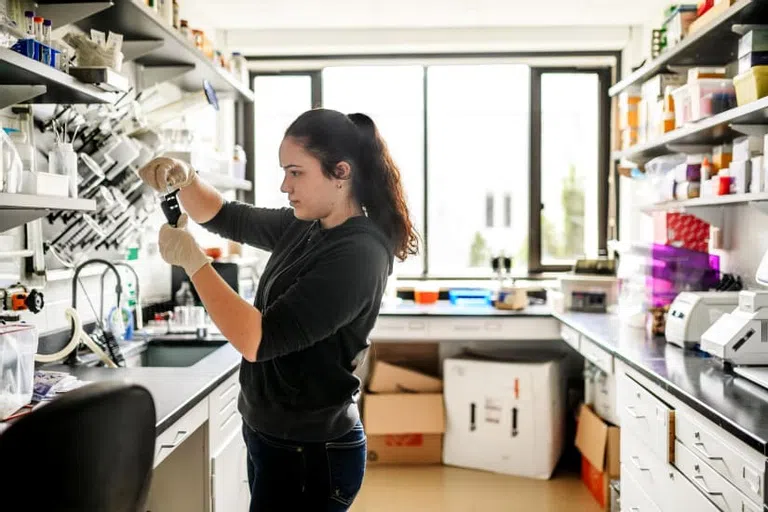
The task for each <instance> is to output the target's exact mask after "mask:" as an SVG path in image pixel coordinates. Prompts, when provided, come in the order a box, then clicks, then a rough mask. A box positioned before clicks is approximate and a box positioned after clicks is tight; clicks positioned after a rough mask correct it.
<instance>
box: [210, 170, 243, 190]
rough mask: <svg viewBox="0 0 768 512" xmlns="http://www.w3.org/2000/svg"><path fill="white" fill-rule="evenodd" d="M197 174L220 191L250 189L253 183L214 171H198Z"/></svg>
mask: <svg viewBox="0 0 768 512" xmlns="http://www.w3.org/2000/svg"><path fill="white" fill-rule="evenodd" d="M198 174H199V175H200V177H201V178H203V179H204V180H205V181H206V182H207V183H208V184H209V185H211V186H212V187H214V188H216V189H218V190H220V191H222V192H227V191H230V190H251V189H252V188H253V184H252V183H251V182H250V181H248V180H240V179H237V178H233V177H231V176H226V175H224V174H218V173H214V172H203V171H198Z"/></svg>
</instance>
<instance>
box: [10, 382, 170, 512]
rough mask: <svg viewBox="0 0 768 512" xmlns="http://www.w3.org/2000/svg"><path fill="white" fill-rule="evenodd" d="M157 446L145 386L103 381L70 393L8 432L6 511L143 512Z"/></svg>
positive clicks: (149, 399) (152, 402)
mask: <svg viewBox="0 0 768 512" xmlns="http://www.w3.org/2000/svg"><path fill="white" fill-rule="evenodd" d="M154 447H155V404H154V401H153V400H152V397H151V395H150V394H149V392H148V391H147V390H146V389H145V388H143V387H141V386H138V385H133V384H128V383H120V382H103V383H94V384H89V385H86V386H84V387H82V388H80V389H76V390H74V391H70V392H68V393H66V394H64V395H62V396H60V397H57V398H56V399H54V400H53V401H52V402H51V403H49V404H47V405H44V406H42V407H40V408H39V409H36V410H35V411H33V412H32V413H30V414H28V415H27V416H24V417H22V418H20V419H19V420H18V421H17V422H16V423H14V424H13V425H11V426H10V427H8V429H7V430H6V431H5V432H4V433H2V434H0V489H2V491H0V509H2V510H8V511H9V512H10V511H16V510H19V511H22V510H23V511H27V510H30V511H32V510H40V511H43V510H45V511H47V512H64V511H66V512H80V511H82V512H86V511H88V512H90V511H93V512H97V511H98V512H137V511H139V510H142V509H143V507H144V506H145V503H146V500H147V495H148V493H149V486H150V482H151V479H152V465H153V460H154V451H155V450H154ZM11 503H13V505H11ZM17 504H18V505H17ZM6 507H8V508H6Z"/></svg>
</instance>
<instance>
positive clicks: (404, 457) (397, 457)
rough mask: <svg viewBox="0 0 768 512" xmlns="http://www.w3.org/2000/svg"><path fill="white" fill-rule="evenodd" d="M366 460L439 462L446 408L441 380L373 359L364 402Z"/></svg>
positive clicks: (384, 462) (380, 462) (397, 462)
mask: <svg viewBox="0 0 768 512" xmlns="http://www.w3.org/2000/svg"><path fill="white" fill-rule="evenodd" d="M363 423H364V424H365V429H366V433H367V435H368V463H369V464H370V465H377V464H440V462H442V456H443V432H445V410H444V408H443V382H442V380H440V379H439V378H437V377H432V376H430V375H426V374H424V373H421V372H419V371H415V370H412V369H409V368H405V367H403V366H398V365H394V364H390V363H387V362H384V361H376V362H375V363H374V365H373V373H372V375H371V378H370V381H369V383H368V392H367V393H366V395H365V398H364V403H363Z"/></svg>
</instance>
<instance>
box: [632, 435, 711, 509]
mask: <svg viewBox="0 0 768 512" xmlns="http://www.w3.org/2000/svg"><path fill="white" fill-rule="evenodd" d="M621 461H622V473H621V478H622V480H623V479H624V477H625V476H627V475H631V477H632V478H633V479H634V481H635V482H637V483H639V484H640V485H641V487H642V489H643V491H645V493H646V494H647V495H648V497H649V498H650V499H651V501H653V502H654V503H656V504H657V505H658V506H659V508H661V509H662V510H665V511H674V512H677V511H685V510H690V511H695V512H718V508H717V507H716V506H715V505H714V504H713V503H712V502H711V501H709V500H708V499H707V498H706V497H705V496H704V495H703V494H702V493H701V492H700V491H699V490H698V488H696V486H694V485H693V484H692V483H691V482H689V481H688V479H687V478H686V477H685V476H683V474H682V473H680V471H678V470H677V469H676V468H675V467H674V466H672V465H671V464H668V463H667V462H665V461H663V460H662V459H661V458H660V457H659V456H657V455H656V454H655V453H653V452H651V451H650V450H649V449H648V447H647V446H646V445H645V443H643V442H642V441H641V440H640V439H639V438H637V437H635V436H634V434H632V433H628V432H625V433H624V434H623V435H622V436H621ZM622 498H623V495H622Z"/></svg>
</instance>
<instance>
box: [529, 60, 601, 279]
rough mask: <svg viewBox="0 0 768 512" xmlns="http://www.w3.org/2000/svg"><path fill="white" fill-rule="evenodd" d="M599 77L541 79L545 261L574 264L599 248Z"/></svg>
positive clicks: (550, 75)
mask: <svg viewBox="0 0 768 512" xmlns="http://www.w3.org/2000/svg"><path fill="white" fill-rule="evenodd" d="M598 100H599V80H598V75H596V74H589V73H573V74H570V73H546V74H543V75H542V77H541V183H542V186H541V202H542V206H543V209H542V211H541V252H542V255H541V259H542V265H558V264H560V265H563V264H565V265H569V264H572V263H573V262H574V260H575V259H576V258H578V257H582V256H583V255H585V254H586V253H589V254H594V253H596V252H597V245H598V241H597V237H598V232H597V230H598V218H597V216H598V183H597V177H598V164H599V160H598V145H599V140H598V136H599V132H598V123H599V117H600V105H599V101H598Z"/></svg>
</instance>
